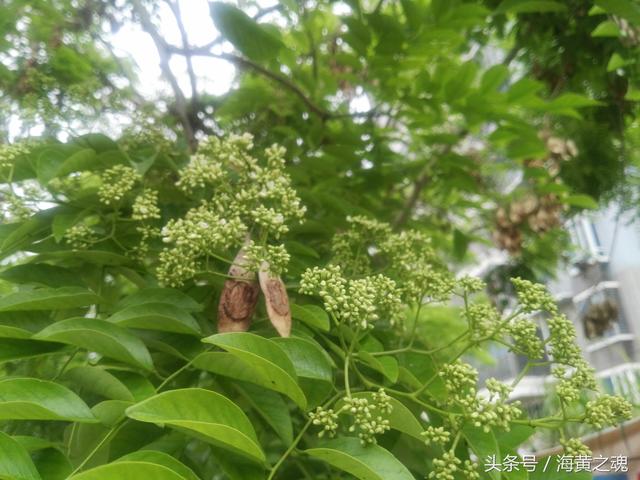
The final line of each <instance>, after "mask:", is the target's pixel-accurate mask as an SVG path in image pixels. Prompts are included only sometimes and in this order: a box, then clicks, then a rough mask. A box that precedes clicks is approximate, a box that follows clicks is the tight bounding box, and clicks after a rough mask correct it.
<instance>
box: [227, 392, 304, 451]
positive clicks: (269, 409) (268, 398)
mask: <svg viewBox="0 0 640 480" xmlns="http://www.w3.org/2000/svg"><path fill="white" fill-rule="evenodd" d="M236 388H237V389H238V390H239V391H240V393H242V395H243V396H244V397H245V399H246V400H247V401H248V402H249V403H250V404H251V406H252V407H253V408H254V410H255V411H256V412H258V414H260V416H261V417H262V418H263V419H264V421H265V422H267V423H268V424H269V426H270V427H271V428H273V430H274V431H275V432H276V433H277V434H278V436H279V437H280V438H281V439H282V441H283V442H284V443H285V444H286V445H290V444H291V442H293V427H292V425H291V415H290V414H289V408H288V407H287V404H286V402H285V401H284V400H283V399H282V397H281V396H280V394H278V393H275V392H272V391H271V390H267V389H265V388H260V387H256V386H255V385H252V384H250V383H243V384H242V385H240V384H239V383H236Z"/></svg>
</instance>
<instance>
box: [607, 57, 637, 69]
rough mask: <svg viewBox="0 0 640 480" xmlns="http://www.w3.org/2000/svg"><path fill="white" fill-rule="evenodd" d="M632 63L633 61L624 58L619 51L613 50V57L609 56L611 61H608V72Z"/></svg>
mask: <svg viewBox="0 0 640 480" xmlns="http://www.w3.org/2000/svg"><path fill="white" fill-rule="evenodd" d="M630 63H633V62H632V61H631V60H627V59H626V58H623V57H622V56H621V55H620V54H619V53H618V52H613V54H612V55H611V58H609V62H608V63H607V72H613V71H614V70H617V69H619V68H622V67H625V66H627V65H629V64H630Z"/></svg>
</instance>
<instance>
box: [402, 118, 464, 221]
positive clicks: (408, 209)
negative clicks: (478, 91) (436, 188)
mask: <svg viewBox="0 0 640 480" xmlns="http://www.w3.org/2000/svg"><path fill="white" fill-rule="evenodd" d="M466 134H467V131H466V130H463V131H462V132H460V133H459V134H458V136H459V138H460V139H462V138H463V137H464V136H465V135H466ZM454 146H455V144H449V145H447V146H446V147H445V148H444V151H443V152H442V154H441V155H446V154H448V153H449V152H451V150H453V147H454ZM432 164H433V162H427V164H426V165H425V166H424V167H423V168H422V170H421V171H420V174H419V175H418V178H416V180H415V181H414V182H413V188H412V189H411V193H410V194H409V196H408V197H407V200H406V201H405V203H404V207H403V208H402V210H401V211H400V213H399V214H398V216H397V217H396V219H395V220H394V222H393V228H394V229H396V230H399V229H400V228H402V227H403V226H404V224H405V223H407V221H408V220H409V218H410V217H411V214H412V213H413V210H414V209H415V208H416V205H417V204H418V201H419V200H420V195H421V194H422V190H424V188H425V187H426V186H427V184H428V183H429V181H430V180H431V172H430V169H431V165H432Z"/></svg>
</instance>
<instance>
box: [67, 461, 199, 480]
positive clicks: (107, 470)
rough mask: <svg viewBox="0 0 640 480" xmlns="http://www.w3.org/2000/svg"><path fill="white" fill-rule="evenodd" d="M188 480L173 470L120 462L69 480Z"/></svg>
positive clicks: (135, 462) (141, 462)
mask: <svg viewBox="0 0 640 480" xmlns="http://www.w3.org/2000/svg"><path fill="white" fill-rule="evenodd" d="M142 478H149V479H151V478H152V479H153V480H190V479H189V478H188V477H184V476H182V475H180V474H179V473H178V472H176V471H175V470H172V469H171V468H168V467H165V466H164V465H158V464H157V463H149V462H146V461H122V462H114V463H109V464H107V465H101V466H99V467H95V468H92V469H91V470H87V471H86V472H81V473H78V474H77V475H74V476H73V477H70V478H69V480H134V479H142Z"/></svg>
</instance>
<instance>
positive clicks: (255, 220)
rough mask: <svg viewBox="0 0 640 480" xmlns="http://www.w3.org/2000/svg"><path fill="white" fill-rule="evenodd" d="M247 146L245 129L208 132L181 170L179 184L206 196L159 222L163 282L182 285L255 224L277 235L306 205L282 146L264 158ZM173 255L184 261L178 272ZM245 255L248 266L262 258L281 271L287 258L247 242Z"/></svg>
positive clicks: (254, 265)
mask: <svg viewBox="0 0 640 480" xmlns="http://www.w3.org/2000/svg"><path fill="white" fill-rule="evenodd" d="M252 150H253V137H252V136H251V135H250V134H244V135H230V136H228V137H226V138H222V139H220V138H216V137H210V138H208V139H207V140H205V141H203V142H202V143H201V144H200V146H199V147H198V151H197V152H196V153H195V154H194V155H193V156H192V157H191V159H190V161H189V164H188V165H187V166H186V167H185V168H183V169H182V170H181V172H180V179H179V180H178V182H177V186H178V188H179V189H181V190H182V191H183V192H185V193H186V194H188V195H194V196H197V197H198V198H202V197H203V196H204V197H205V198H208V200H205V201H203V202H202V204H201V205H200V207H197V208H195V209H191V210H189V211H188V212H187V214H186V215H185V217H183V218H180V219H174V220H171V221H169V223H167V225H166V226H165V227H164V229H163V241H164V242H165V243H167V244H169V245H171V247H169V248H167V249H166V250H165V251H164V252H163V254H162V255H161V256H160V259H161V265H160V268H159V270H158V271H159V275H160V276H161V277H162V278H161V280H162V281H163V282H164V283H168V284H171V285H176V286H177V285H181V284H182V283H184V282H185V281H186V280H188V278H189V277H190V276H192V275H193V273H194V272H195V271H197V270H198V267H199V265H200V264H201V263H202V262H203V260H204V259H206V257H207V255H214V254H216V253H217V252H219V251H220V250H223V251H224V250H232V249H237V248H238V247H239V246H240V245H241V244H242V242H243V239H244V238H245V236H246V234H247V232H249V231H250V230H252V229H253V228H255V227H259V229H258V231H259V236H260V238H268V237H269V236H271V237H274V238H279V237H280V236H282V235H283V234H285V233H287V232H288V230H289V227H288V224H289V223H290V222H292V221H301V220H302V218H303V216H304V213H305V211H306V209H305V207H304V206H302V204H301V202H300V198H299V197H298V196H297V193H296V192H295V190H294V189H293V188H292V187H291V179H290V178H289V176H288V175H287V174H286V173H285V158H284V155H285V153H286V151H285V149H284V148H282V147H280V146H278V145H272V146H271V147H268V148H266V149H265V150H264V152H263V153H264V155H263V157H264V158H263V161H260V160H258V158H256V157H255V156H253V152H252ZM264 164H266V166H263V165H264ZM175 256H178V257H182V258H184V261H185V265H186V266H184V267H183V268H181V269H179V270H178V273H176V270H175V269H174V268H173V267H174V264H175V263H176V261H175V260H174V257H175ZM187 257H188V258H187ZM248 257H249V261H250V263H251V264H252V268H255V269H257V268H259V267H260V265H261V264H262V263H263V262H267V263H269V265H270V270H271V272H272V273H275V274H281V273H283V272H284V271H286V264H287V263H288V261H289V254H288V253H287V252H286V251H285V249H284V247H283V246H282V245H278V246H271V245H265V246H258V245H252V246H251V247H250V248H249V252H248Z"/></svg>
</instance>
